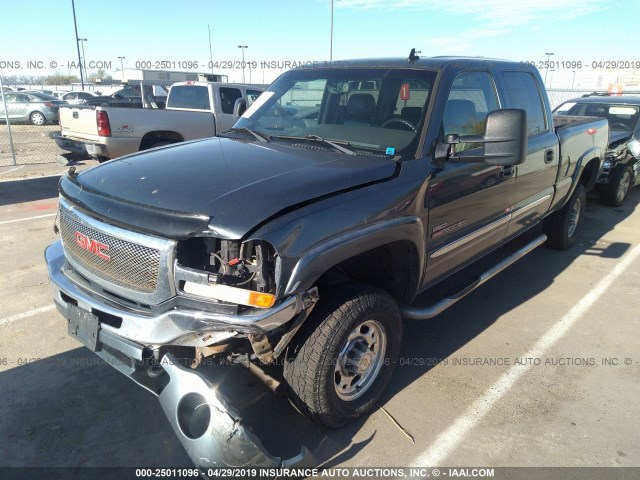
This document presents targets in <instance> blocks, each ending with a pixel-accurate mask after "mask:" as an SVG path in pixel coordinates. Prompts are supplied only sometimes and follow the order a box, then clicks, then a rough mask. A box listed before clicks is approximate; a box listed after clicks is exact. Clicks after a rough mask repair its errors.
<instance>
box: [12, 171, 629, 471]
mask: <svg viewBox="0 0 640 480" xmlns="http://www.w3.org/2000/svg"><path fill="white" fill-rule="evenodd" d="M91 164H92V162H86V165H80V166H79V168H85V167H87V166H90V165H91ZM12 168H15V167H2V168H0V235H1V237H2V242H1V243H0V267H1V269H2V271H3V276H2V302H1V305H0V385H1V386H2V387H1V389H0V392H1V393H0V396H1V397H2V402H0V404H1V405H2V407H3V412H2V415H0V439H1V440H2V443H3V445H4V447H3V448H2V449H0V465H4V466H7V465H10V466H162V467H182V466H185V467H186V466H190V461H189V458H188V457H187V455H186V454H185V452H184V451H183V449H182V447H181V445H180V443H179V442H178V441H177V439H176V438H175V437H174V435H173V432H172V430H171V428H170V426H169V424H168V423H167V421H166V419H165V417H164V413H163V412H162V410H161V408H160V405H159V404H158V402H157V400H156V399H155V398H154V397H153V396H152V395H151V394H149V393H147V392H146V391H144V390H143V389H142V388H140V387H138V386H136V385H134V384H133V383H132V382H130V381H129V380H128V379H126V378H125V377H124V376H122V375H120V374H119V373H118V372H116V371H115V370H114V369H113V368H111V367H109V366H108V365H106V364H104V363H102V362H101V361H99V360H98V357H96V356H95V355H94V354H93V353H91V352H89V351H88V350H86V349H85V348H84V347H81V346H80V344H78V343H77V342H76V341H75V340H72V339H71V338H69V337H68V336H67V333H66V324H65V322H64V320H63V319H62V317H61V316H60V315H59V314H58V313H57V312H56V311H55V309H54V308H53V306H52V293H51V288H50V286H49V282H48V279H47V275H46V268H45V264H44V260H43V250H44V248H45V247H46V246H47V245H48V244H49V243H51V242H53V241H54V240H55V239H56V235H55V234H54V232H53V224H54V218H55V212H56V207H57V199H56V187H57V181H58V179H59V177H58V175H60V174H61V173H62V172H63V171H64V170H66V169H65V168H64V167H62V166H61V165H56V164H51V165H47V166H43V167H39V168H40V170H39V169H38V168H36V167H24V168H22V169H21V170H22V171H21V170H11V169H12ZM10 170H11V171H10ZM639 203H640V188H636V189H634V190H632V192H631V194H630V196H629V198H628V200H627V201H626V203H625V205H624V206H623V207H620V208H617V209H612V208H609V207H604V206H601V205H600V204H599V202H598V201H597V199H596V198H590V199H589V202H588V205H587V209H586V214H585V218H584V224H583V228H582V230H581V232H580V236H579V239H578V242H577V244H576V245H575V247H574V248H573V249H571V250H569V251H566V252H558V251H554V250H551V249H549V248H546V247H541V248H539V249H537V250H536V251H534V252H533V253H532V254H530V255H529V256H527V257H526V258H524V259H523V260H521V261H519V262H518V263H516V264H515V265H513V266H512V267H510V268H509V269H507V270H506V271H504V272H503V273H501V274H499V275H498V276H497V277H496V278H494V279H493V280H491V281H490V282H489V283H487V284H486V285H484V286H482V287H481V288H480V289H478V290H477V291H475V292H474V293H472V294H471V295H470V296H468V297H466V298H465V299H463V300H462V301H460V302H459V303H458V304H456V305H455V306H454V307H453V308H451V309H450V310H448V311H446V312H445V313H444V314H442V315H440V316H439V317H437V318H435V319H433V320H428V321H423V322H407V323H406V324H405V334H404V341H403V346H402V351H401V361H400V364H399V365H398V366H397V369H396V374H395V376H394V378H393V380H392V383H391V385H390V387H389V388H388V390H387V392H386V394H385V396H384V398H383V399H382V401H381V402H380V405H379V407H380V408H378V409H376V410H375V411H374V412H373V413H372V414H371V415H370V416H369V417H367V418H364V419H362V420H360V421H358V422H356V423H355V424H353V425H351V426H348V427H346V428H344V429H342V430H338V431H331V430H328V429H324V428H320V427H318V426H316V425H314V424H312V423H311V422H310V421H308V420H306V419H305V418H303V417H301V416H300V415H299V414H297V413H296V412H295V411H294V410H293V408H292V407H291V406H290V405H289V403H288V401H287V400H286V399H285V398H282V397H278V396H276V395H274V394H273V393H272V392H271V391H270V390H268V389H267V388H265V387H264V385H263V384H262V383H261V382H259V381H258V380H256V379H255V377H253V376H252V374H250V373H249V372H247V371H246V370H243V369H242V368H241V367H227V368H226V369H219V368H218V369H214V368H213V367H208V368H211V369H212V374H213V375H216V376H217V377H218V378H219V379H220V385H221V388H222V389H223V391H224V393H225V394H226V395H228V396H229V398H231V401H232V403H233V404H234V405H236V406H237V408H238V410H240V412H241V414H242V415H244V418H245V419H246V420H247V423H249V424H250V425H251V426H252V427H253V429H254V431H255V432H256V433H257V435H258V436H259V437H260V438H261V439H262V441H263V443H264V445H265V446H266V448H267V449H268V450H269V451H270V452H271V453H272V454H274V455H278V456H283V457H290V456H293V455H295V454H296V453H298V451H299V448H300V445H301V444H304V445H306V446H307V447H309V449H310V450H311V451H312V452H313V453H314V455H315V456H316V458H317V460H318V462H319V463H320V464H322V465H324V466H327V467H329V466H330V467H337V466H349V467H355V466H377V467H381V466H399V467H400V466H410V465H447V466H491V467H499V466H523V467H525V466H559V467H569V466H607V467H608V466H640V434H639V433H638V432H640V400H639V399H640V349H639V348H638V345H640V293H639V292H640V247H639V245H640V212H639V211H638V210H639V209H638V204H639Z"/></svg>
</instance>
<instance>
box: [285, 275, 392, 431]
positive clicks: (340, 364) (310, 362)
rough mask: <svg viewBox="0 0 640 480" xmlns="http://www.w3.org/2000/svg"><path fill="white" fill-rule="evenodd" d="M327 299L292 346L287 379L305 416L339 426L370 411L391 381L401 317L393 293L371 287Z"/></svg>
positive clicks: (337, 291) (339, 290)
mask: <svg viewBox="0 0 640 480" xmlns="http://www.w3.org/2000/svg"><path fill="white" fill-rule="evenodd" d="M323 298H324V300H320V303H319V304H318V305H317V306H316V308H315V310H314V311H313V313H312V314H311V316H310V317H309V318H308V319H307V321H306V322H305V324H304V326H303V330H304V331H302V332H300V333H299V334H298V337H297V338H296V339H294V342H293V343H292V345H291V346H289V348H288V351H287V355H286V359H285V364H284V378H285V379H286V381H287V383H288V384H289V387H290V392H291V400H292V402H293V403H294V405H295V406H296V407H297V408H298V409H299V410H300V411H301V412H302V413H304V414H306V415H307V416H309V417H311V418H312V419H313V420H314V421H316V422H318V423H321V424H324V425H326V426H328V427H330V428H339V427H341V426H343V425H345V424H346V423H347V422H349V421H350V420H353V419H355V418H357V417H359V416H361V415H363V414H365V413H366V412H368V411H369V410H371V409H372V408H373V407H374V406H375V404H376V402H377V400H378V399H379V398H380V396H381V395H382V392H383V391H384V389H385V387H386V386H387V384H388V383H389V380H390V379H391V374H392V372H393V368H394V367H395V364H396V363H397V360H398V356H399V353H400V343H401V339H402V318H401V316H400V311H399V309H398V306H397V304H396V302H395V301H394V299H393V298H392V297H391V295H389V294H388V293H387V292H385V291H383V290H380V289H378V288H374V287H371V286H369V285H365V284H358V283H346V284H341V285H339V286H337V287H336V288H333V289H331V290H329V291H327V292H326V293H324V294H323ZM323 302H324V303H323Z"/></svg>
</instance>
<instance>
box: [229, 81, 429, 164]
mask: <svg viewBox="0 0 640 480" xmlns="http://www.w3.org/2000/svg"><path fill="white" fill-rule="evenodd" d="M434 78H435V73H434V72H430V71H425V70H413V69H408V68H407V69H390V68H370V69H368V68H343V69H327V70H324V69H314V70H291V71H289V72H287V73H285V74H284V75H282V76H281V77H279V78H278V79H277V80H276V81H275V82H274V83H273V84H272V85H271V86H270V87H269V88H268V89H267V90H266V91H265V92H264V93H263V94H262V95H261V96H260V97H258V99H257V100H256V101H255V102H254V103H253V104H252V105H251V107H250V108H249V109H248V110H247V111H246V112H245V113H244V115H243V116H242V117H241V118H240V119H239V120H238V122H237V123H236V125H235V127H236V128H249V129H251V130H254V131H257V132H258V133H261V134H263V135H267V136H271V137H273V138H275V139H278V138H280V137H292V136H294V137H320V138H323V139H328V140H334V141H342V142H347V143H348V145H349V148H350V149H352V150H365V151H370V152H375V153H382V154H387V155H398V154H414V153H415V151H416V148H417V144H418V140H419V132H420V130H421V128H422V126H423V122H424V118H425V111H426V108H427V104H428V101H429V96H430V94H431V89H432V85H433V80H434ZM283 141H284V139H283Z"/></svg>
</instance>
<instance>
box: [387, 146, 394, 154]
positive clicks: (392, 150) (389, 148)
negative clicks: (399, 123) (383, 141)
mask: <svg viewBox="0 0 640 480" xmlns="http://www.w3.org/2000/svg"><path fill="white" fill-rule="evenodd" d="M395 154H396V149H395V148H393V147H387V155H395Z"/></svg>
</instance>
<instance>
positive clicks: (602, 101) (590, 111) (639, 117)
mask: <svg viewBox="0 0 640 480" xmlns="http://www.w3.org/2000/svg"><path fill="white" fill-rule="evenodd" d="M553 114H554V115H575V116H585V117H604V118H606V119H607V120H608V121H609V151H608V152H607V157H606V160H605V162H604V164H603V167H602V173H601V174H600V177H599V178H598V181H597V183H596V189H597V190H598V191H599V192H600V198H601V200H602V203H604V204H605V205H610V206H613V207H617V206H620V205H622V203H623V202H624V199H625V198H627V195H628V193H629V190H630V188H631V187H632V186H634V185H637V184H639V183H640V96H639V97H632V96H628V97H614V96H608V95H604V96H603V95H595V94H592V95H587V96H584V97H581V98H574V99H572V100H567V101H566V102H564V103H563V104H561V105H560V106H558V107H556V109H555V110H554V111H553Z"/></svg>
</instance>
